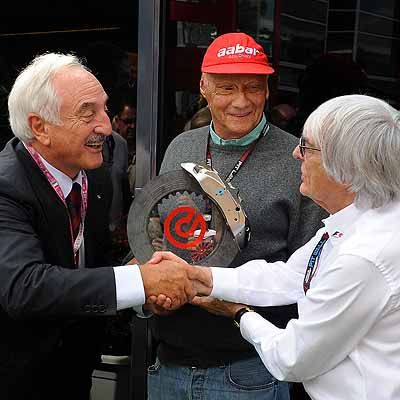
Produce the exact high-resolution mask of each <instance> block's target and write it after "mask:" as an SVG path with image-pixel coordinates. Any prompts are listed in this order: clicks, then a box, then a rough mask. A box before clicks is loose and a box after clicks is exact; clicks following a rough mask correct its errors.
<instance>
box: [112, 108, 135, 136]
mask: <svg viewBox="0 0 400 400" xmlns="http://www.w3.org/2000/svg"><path fill="white" fill-rule="evenodd" d="M113 128H114V130H115V131H116V132H118V133H119V134H120V135H121V136H122V137H123V138H125V139H127V138H128V137H134V136H135V129H136V108H134V107H133V106H130V105H125V106H124V108H123V110H122V112H121V113H120V114H119V115H117V116H116V117H115V118H114V120H113Z"/></svg>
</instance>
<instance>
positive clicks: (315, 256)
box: [303, 232, 329, 294]
mask: <svg viewBox="0 0 400 400" xmlns="http://www.w3.org/2000/svg"><path fill="white" fill-rule="evenodd" d="M328 239H329V234H328V232H325V233H324V234H323V235H322V237H321V239H320V240H319V242H318V243H317V245H316V246H315V249H314V250H313V252H312V253H311V256H310V259H309V260H308V264H307V268H306V273H305V274H304V280H303V289H304V294H306V293H307V290H308V289H310V283H311V280H312V279H313V278H314V275H315V273H316V272H317V269H318V264H319V260H320V257H321V254H322V249H323V248H324V245H325V243H326V242H327V241H328ZM314 267H315V269H314Z"/></svg>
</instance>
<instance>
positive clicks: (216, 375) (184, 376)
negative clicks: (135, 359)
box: [147, 357, 290, 400]
mask: <svg viewBox="0 0 400 400" xmlns="http://www.w3.org/2000/svg"><path fill="white" fill-rule="evenodd" d="M147 390H148V400H289V398H290V395H289V385H288V383H286V382H280V381H278V380H277V379H275V378H274V377H273V376H272V375H271V374H270V373H269V372H268V370H267V369H266V368H265V366H264V364H263V363H262V362H261V359H260V358H259V357H253V358H249V359H247V360H241V361H236V362H233V363H231V364H227V365H224V366H221V367H213V368H207V369H202V368H196V367H180V366H176V365H173V366H172V365H168V366H166V365H163V364H161V363H160V361H159V360H158V359H157V360H156V363H155V364H154V365H152V366H150V367H149V369H148V377H147Z"/></svg>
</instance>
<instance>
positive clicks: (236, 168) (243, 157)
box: [206, 123, 269, 183]
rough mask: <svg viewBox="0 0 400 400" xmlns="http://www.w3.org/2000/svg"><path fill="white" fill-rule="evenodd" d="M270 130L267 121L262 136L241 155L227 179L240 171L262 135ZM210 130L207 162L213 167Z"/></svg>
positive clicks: (230, 178) (228, 180) (227, 180)
mask: <svg viewBox="0 0 400 400" xmlns="http://www.w3.org/2000/svg"><path fill="white" fill-rule="evenodd" d="M268 130H269V125H268V123H265V125H264V127H263V128H262V131H261V133H260V136H259V137H258V138H257V140H255V141H254V142H253V143H252V144H251V146H250V147H249V148H248V149H247V150H246V151H245V152H244V153H243V154H242V155H241V156H240V158H239V160H237V162H236V164H235V165H234V167H233V168H232V171H231V172H230V173H229V174H228V175H227V176H226V178H225V181H226V182H228V183H229V182H230V181H231V180H232V179H233V178H234V177H235V175H236V174H237V173H238V172H239V170H240V168H241V167H242V165H243V164H244V163H245V161H246V160H247V158H248V157H249V155H250V154H251V152H252V151H253V150H254V148H255V147H256V145H257V143H258V142H259V141H260V139H261V138H262V137H264V136H265V135H266V134H267V132H268ZM210 136H211V135H210V131H208V138H207V150H206V163H207V165H208V166H209V167H211V168H212V156H211V151H210Z"/></svg>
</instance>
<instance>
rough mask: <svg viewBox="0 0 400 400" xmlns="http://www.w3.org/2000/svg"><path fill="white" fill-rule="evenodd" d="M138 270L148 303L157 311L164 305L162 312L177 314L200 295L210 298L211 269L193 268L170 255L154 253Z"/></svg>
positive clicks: (161, 252)
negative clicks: (167, 311) (179, 309)
mask: <svg viewBox="0 0 400 400" xmlns="http://www.w3.org/2000/svg"><path fill="white" fill-rule="evenodd" d="M139 268H140V272H141V274H142V279H143V285H144V291H145V295H146V302H147V303H148V304H153V305H155V306H158V307H160V304H161V308H162V310H175V309H177V308H179V307H181V306H182V305H184V304H185V303H187V302H191V301H192V300H193V298H194V297H195V296H197V295H205V296H208V295H209V294H210V293H211V290H212V274H211V270H210V269H209V268H207V267H197V266H191V265H189V264H188V263H187V262H186V261H184V260H182V259H181V258H180V257H178V256H176V255H175V254H173V253H171V252H167V251H159V252H155V253H154V255H153V257H152V258H151V259H150V260H149V261H148V262H147V263H146V264H143V265H140V266H139ZM160 313H161V310H160Z"/></svg>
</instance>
